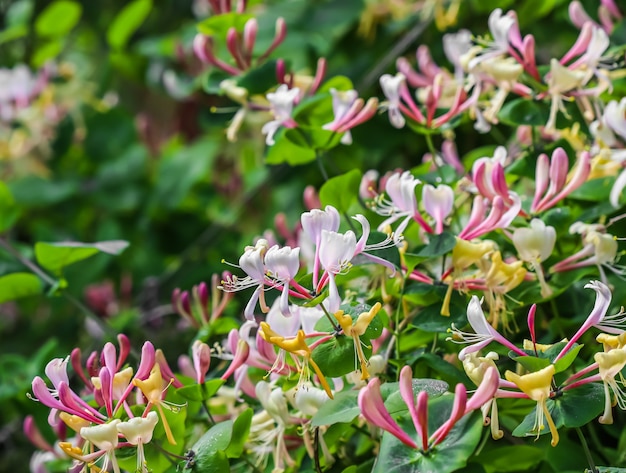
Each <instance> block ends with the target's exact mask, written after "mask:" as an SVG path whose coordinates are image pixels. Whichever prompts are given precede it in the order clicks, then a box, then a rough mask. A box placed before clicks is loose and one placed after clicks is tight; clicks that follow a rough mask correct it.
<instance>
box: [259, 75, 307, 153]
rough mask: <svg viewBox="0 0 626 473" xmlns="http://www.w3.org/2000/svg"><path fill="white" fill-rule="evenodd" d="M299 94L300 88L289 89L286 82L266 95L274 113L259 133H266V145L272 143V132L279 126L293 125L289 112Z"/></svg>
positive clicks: (274, 132)
mask: <svg viewBox="0 0 626 473" xmlns="http://www.w3.org/2000/svg"><path fill="white" fill-rule="evenodd" d="M299 96H300V89H299V88H298V87H294V88H293V89H290V88H289V87H288V86H287V84H281V85H280V86H279V87H278V88H277V89H276V91H275V92H270V93H269V94H267V95H266V97H267V100H268V101H269V102H270V111H271V112H272V114H273V115H274V120H272V121H269V122H267V123H266V124H265V125H263V128H262V129H261V133H263V134H264V135H267V136H266V138H265V143H266V144H267V145H268V146H271V145H273V144H274V134H276V131H278V129H279V128H280V127H281V126H289V127H293V126H295V122H294V121H293V119H292V118H291V112H292V111H293V107H294V104H295V101H296V100H297V99H298V97H299Z"/></svg>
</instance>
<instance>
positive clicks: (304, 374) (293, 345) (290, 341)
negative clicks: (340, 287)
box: [259, 322, 333, 399]
mask: <svg viewBox="0 0 626 473" xmlns="http://www.w3.org/2000/svg"><path fill="white" fill-rule="evenodd" d="M259 333H260V335H261V337H262V338H263V340H265V341H266V342H268V343H271V344H272V345H276V346H277V347H278V348H281V349H282V350H285V351H286V352H289V353H291V354H292V355H298V356H301V357H302V358H303V360H304V363H302V364H300V363H299V362H298V361H297V359H294V360H295V361H296V365H297V368H298V371H299V372H300V380H299V381H298V386H302V385H303V384H304V383H305V381H307V380H308V378H309V371H308V367H309V365H311V367H312V368H313V371H315V374H316V375H317V377H318V378H319V380H320V384H321V385H322V387H323V388H324V391H326V394H328V397H329V398H331V399H333V392H332V391H331V389H330V386H329V384H328V381H326V377H325V376H324V373H322V371H321V370H320V368H319V366H317V363H315V361H313V359H312V358H311V349H310V348H309V346H308V345H307V344H306V335H305V334H304V330H298V333H297V334H296V336H295V337H292V338H287V337H283V336H282V335H279V334H277V333H276V332H274V331H273V330H272V328H271V327H270V325H269V324H268V323H267V322H261V329H260V331H259Z"/></svg>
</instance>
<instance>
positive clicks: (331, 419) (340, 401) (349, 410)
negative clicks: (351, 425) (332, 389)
mask: <svg viewBox="0 0 626 473" xmlns="http://www.w3.org/2000/svg"><path fill="white" fill-rule="evenodd" d="M358 396H359V392H358V391H352V390H350V391H342V392H340V393H337V394H335V398H334V399H330V400H328V401H326V402H325V403H324V404H322V406H321V407H320V408H319V409H318V411H317V412H316V413H315V415H314V416H313V418H312V419H311V425H312V426H313V427H319V426H322V425H332V424H337V423H339V422H352V421H353V420H354V419H355V418H356V417H357V416H358V415H359V413H360V412H361V410H360V409H359V405H358V402H357V398H358Z"/></svg>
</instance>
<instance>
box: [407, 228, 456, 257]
mask: <svg viewBox="0 0 626 473" xmlns="http://www.w3.org/2000/svg"><path fill="white" fill-rule="evenodd" d="M455 245H456V237H455V236H454V234H452V233H450V232H443V233H440V234H439V235H434V236H432V237H431V238H430V241H429V242H428V244H427V245H425V246H424V247H422V248H421V249H420V250H419V251H418V252H417V253H416V254H415V256H418V257H422V258H428V259H429V258H435V257H437V256H441V255H445V254H446V253H449V252H450V251H452V249H453V248H454V246H455Z"/></svg>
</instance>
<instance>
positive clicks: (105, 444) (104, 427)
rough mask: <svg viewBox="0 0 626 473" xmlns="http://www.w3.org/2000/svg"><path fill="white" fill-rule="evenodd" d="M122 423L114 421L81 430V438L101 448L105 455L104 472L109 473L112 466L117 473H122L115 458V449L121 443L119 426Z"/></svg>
mask: <svg viewBox="0 0 626 473" xmlns="http://www.w3.org/2000/svg"><path fill="white" fill-rule="evenodd" d="M120 422H121V421H120V420H119V419H113V420H111V421H110V422H108V423H106V424H101V425H94V426H93V427H83V428H82V429H80V436H81V437H82V438H84V439H85V440H86V441H88V442H90V443H91V444H92V445H94V446H96V447H97V448H99V449H100V450H101V451H102V453H103V454H104V455H105V460H104V464H103V465H102V470H103V471H107V470H108V469H109V465H110V466H111V467H113V471H114V472H115V473H120V467H119V465H118V463H117V458H116V456H115V449H116V448H117V445H118V443H119V437H118V432H117V426H118V424H120Z"/></svg>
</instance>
